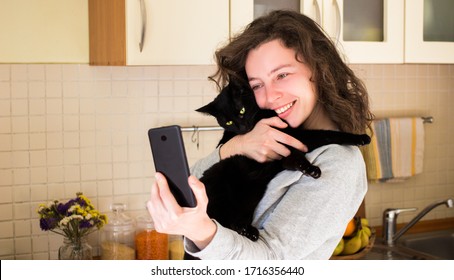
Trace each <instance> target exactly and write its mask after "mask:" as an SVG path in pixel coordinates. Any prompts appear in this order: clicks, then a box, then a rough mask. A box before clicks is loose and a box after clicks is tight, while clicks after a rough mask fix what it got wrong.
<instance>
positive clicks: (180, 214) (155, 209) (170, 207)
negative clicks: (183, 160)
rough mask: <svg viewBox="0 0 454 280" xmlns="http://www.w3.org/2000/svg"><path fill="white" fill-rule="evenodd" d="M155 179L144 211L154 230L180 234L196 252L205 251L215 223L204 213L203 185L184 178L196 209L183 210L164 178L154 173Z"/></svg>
mask: <svg viewBox="0 0 454 280" xmlns="http://www.w3.org/2000/svg"><path fill="white" fill-rule="evenodd" d="M155 177H156V182H155V183H154V184H153V186H152V188H151V198H150V200H149V201H148V203H147V208H148V212H149V213H150V215H151V217H152V218H153V221H154V225H155V228H156V230H157V231H158V232H163V233H168V234H178V235H184V236H185V237H187V238H189V239H190V240H191V241H192V242H194V244H195V245H196V246H197V247H198V248H199V249H203V248H205V247H206V245H208V244H209V243H210V242H211V240H212V239H213V236H214V234H215V233H216V224H215V223H214V222H213V221H212V220H211V219H210V217H208V214H207V212H206V209H207V205H208V197H207V195H206V191H205V185H204V184H203V183H202V182H200V181H199V180H198V179H197V178H196V177H194V176H190V177H189V178H188V182H189V186H191V189H192V191H193V193H194V196H195V198H196V201H197V206H196V207H194V208H186V207H181V206H180V205H179V204H178V203H177V201H176V200H175V197H174V196H173V195H172V193H171V192H170V189H169V185H168V183H167V180H166V178H165V177H164V175H162V174H161V173H156V175H155Z"/></svg>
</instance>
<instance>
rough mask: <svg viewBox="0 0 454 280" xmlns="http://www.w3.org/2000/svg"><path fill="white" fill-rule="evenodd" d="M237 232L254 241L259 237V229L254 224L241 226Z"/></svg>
mask: <svg viewBox="0 0 454 280" xmlns="http://www.w3.org/2000/svg"><path fill="white" fill-rule="evenodd" d="M237 232H238V233H239V234H241V235H242V236H245V237H247V238H249V239H250V240H252V241H257V239H259V231H258V229H256V228H255V227H253V226H248V227H243V228H240V229H239V230H237Z"/></svg>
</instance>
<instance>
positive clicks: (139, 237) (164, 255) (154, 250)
mask: <svg viewBox="0 0 454 280" xmlns="http://www.w3.org/2000/svg"><path fill="white" fill-rule="evenodd" d="M136 224H137V228H136V237H135V245H136V259H138V260H168V259H169V236H168V235H167V234H165V233H159V232H157V231H156V230H155V227H154V224H153V219H152V218H151V216H150V214H148V213H146V214H144V215H141V216H139V217H137V218H136Z"/></svg>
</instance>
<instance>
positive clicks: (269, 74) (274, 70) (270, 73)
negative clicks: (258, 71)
mask: <svg viewBox="0 0 454 280" xmlns="http://www.w3.org/2000/svg"><path fill="white" fill-rule="evenodd" d="M291 66H292V65H291V64H282V65H279V66H277V67H276V68H274V69H272V70H271V71H270V72H269V73H268V76H271V75H272V74H274V73H276V72H277V71H279V70H281V69H282V68H286V67H291ZM257 79H258V78H254V77H250V78H249V79H248V81H249V82H251V81H253V80H257Z"/></svg>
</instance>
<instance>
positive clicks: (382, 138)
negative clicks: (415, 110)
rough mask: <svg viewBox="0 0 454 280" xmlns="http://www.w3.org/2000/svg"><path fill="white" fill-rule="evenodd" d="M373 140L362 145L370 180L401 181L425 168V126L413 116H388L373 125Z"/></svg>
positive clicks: (419, 119)
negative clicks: (366, 144)
mask: <svg viewBox="0 0 454 280" xmlns="http://www.w3.org/2000/svg"><path fill="white" fill-rule="evenodd" d="M372 130H373V136H372V139H371V143H370V144H369V145H368V146H365V147H364V148H362V152H363V156H364V161H365V163H366V168H367V177H368V179H369V180H371V181H381V182H396V181H401V180H404V179H406V178H409V177H411V176H414V175H416V174H419V173H421V172H422V170H423V158H424V125H423V120H422V119H421V118H418V117H414V118H388V119H381V120H375V121H374V122H373V124H372Z"/></svg>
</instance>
